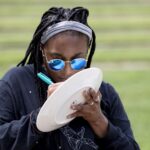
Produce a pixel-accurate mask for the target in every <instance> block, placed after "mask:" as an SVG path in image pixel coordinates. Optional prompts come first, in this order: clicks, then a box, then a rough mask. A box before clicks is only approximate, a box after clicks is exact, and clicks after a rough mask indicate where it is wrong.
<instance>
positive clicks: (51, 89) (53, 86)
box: [47, 82, 62, 97]
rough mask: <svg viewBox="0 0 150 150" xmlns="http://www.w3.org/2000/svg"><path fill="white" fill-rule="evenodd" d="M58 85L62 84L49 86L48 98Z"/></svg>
mask: <svg viewBox="0 0 150 150" xmlns="http://www.w3.org/2000/svg"><path fill="white" fill-rule="evenodd" d="M60 84H62V82H58V83H54V84H51V85H49V86H48V89H47V97H49V96H50V95H51V94H52V93H53V92H54V91H55V90H56V89H57V88H58V86H59V85H60Z"/></svg>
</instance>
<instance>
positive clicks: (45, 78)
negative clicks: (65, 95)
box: [37, 72, 53, 85]
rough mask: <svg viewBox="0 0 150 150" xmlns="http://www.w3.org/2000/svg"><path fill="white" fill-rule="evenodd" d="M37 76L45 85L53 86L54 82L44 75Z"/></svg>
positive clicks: (40, 73)
mask: <svg viewBox="0 0 150 150" xmlns="http://www.w3.org/2000/svg"><path fill="white" fill-rule="evenodd" d="M37 76H38V77H39V78H40V79H41V80H42V81H44V82H45V83H47V84H48V85H51V84H53V81H52V80H51V79H50V78H49V77H47V76H46V75H45V74H44V73H42V72H39V73H37Z"/></svg>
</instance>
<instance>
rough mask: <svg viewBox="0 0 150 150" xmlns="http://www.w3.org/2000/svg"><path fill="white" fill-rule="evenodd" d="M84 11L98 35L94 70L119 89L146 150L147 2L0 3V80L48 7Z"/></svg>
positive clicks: (149, 104) (149, 88)
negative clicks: (86, 11)
mask: <svg viewBox="0 0 150 150" xmlns="http://www.w3.org/2000/svg"><path fill="white" fill-rule="evenodd" d="M52 6H57V7H59V6H60V7H75V6H83V7H87V8H88V9H89V11H90V17H89V24H90V25H91V27H93V29H94V30H95V32H96V38H97V40H96V41H97V49H96V53H95V56H94V59H93V60H94V61H93V64H92V66H96V67H99V68H101V69H102V70H103V73H104V80H105V81H107V82H110V83H111V84H112V85H113V86H114V87H115V88H116V90H117V91H118V93H119V95H120V97H121V99H122V102H123V104H124V106H125V109H126V111H127V113H128V116H129V119H130V121H131V124H132V128H133V131H134V136H135V138H136V140H137V141H138V143H139V144H140V147H141V149H142V150H149V149H150V142H149V139H150V128H149V125H150V119H149V116H150V77H149V76H150V75H149V74H150V1H149V0H82V1H81V0H74V1H69V0H55V1H54V0H30V1H27V0H0V78H2V76H3V75H4V74H5V73H6V72H7V71H8V69H10V68H11V67H13V66H16V64H17V63H18V62H19V61H20V60H21V59H22V57H23V56H24V53H25V51H26V49H27V47H28V44H29V42H30V41H31V39H32V35H33V33H34V31H35V29H36V27H37V25H38V24H39V21H40V18H41V16H42V14H43V12H45V11H46V10H47V9H48V8H49V7H52Z"/></svg>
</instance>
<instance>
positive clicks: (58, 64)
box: [48, 59, 65, 71]
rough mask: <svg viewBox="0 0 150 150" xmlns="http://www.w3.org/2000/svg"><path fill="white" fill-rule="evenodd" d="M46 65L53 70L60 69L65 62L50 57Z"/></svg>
mask: <svg viewBox="0 0 150 150" xmlns="http://www.w3.org/2000/svg"><path fill="white" fill-rule="evenodd" d="M48 66H49V68H50V69H52V70H54V71H59V70H62V69H63V68H64V66H65V63H64V61H63V60H61V59H52V60H50V61H49V62H48Z"/></svg>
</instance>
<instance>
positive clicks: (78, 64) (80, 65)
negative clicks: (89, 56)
mask: <svg viewBox="0 0 150 150" xmlns="http://www.w3.org/2000/svg"><path fill="white" fill-rule="evenodd" d="M85 67H86V59H84V58H76V59H73V60H72V61H71V68H72V69H74V70H80V69H84V68H85Z"/></svg>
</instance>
